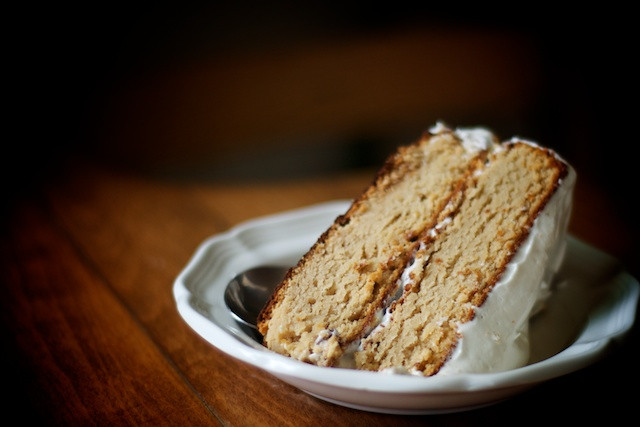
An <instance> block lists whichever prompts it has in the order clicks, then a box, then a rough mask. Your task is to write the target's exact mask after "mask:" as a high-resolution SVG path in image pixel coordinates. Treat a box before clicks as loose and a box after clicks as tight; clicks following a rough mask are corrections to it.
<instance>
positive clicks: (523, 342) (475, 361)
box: [438, 168, 575, 375]
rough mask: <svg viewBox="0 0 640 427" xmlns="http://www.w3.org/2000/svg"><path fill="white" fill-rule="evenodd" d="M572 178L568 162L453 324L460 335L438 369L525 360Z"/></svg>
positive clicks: (559, 247) (555, 259) (555, 260)
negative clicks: (503, 261) (478, 302)
mask: <svg viewBox="0 0 640 427" xmlns="http://www.w3.org/2000/svg"><path fill="white" fill-rule="evenodd" d="M574 183H575V172H574V171H573V169H571V168H569V174H568V175H567V177H566V178H565V179H564V182H563V183H562V185H561V186H560V187H559V188H558V190H557V191H556V193H555V194H554V195H553V196H552V197H551V199H550V200H549V202H548V203H547V205H546V206H545V209H544V210H543V211H542V213H541V214H540V215H539V216H538V218H537V219H536V220H535V222H534V225H533V227H532V229H531V232H530V233H529V236H528V237H527V239H526V240H525V241H524V242H523V244H522V245H521V247H520V248H519V250H518V252H517V254H516V256H515V257H514V259H513V260H512V261H511V263H509V265H508V266H507V269H506V270H505V272H504V274H503V275H502V278H501V279H500V280H499V281H498V283H496V285H495V287H494V288H493V290H492V291H491V293H490V294H489V296H488V297H487V299H486V301H485V303H484V304H483V305H482V306H481V307H479V308H477V309H476V313H475V318H474V319H473V320H472V321H470V322H467V323H465V324H463V325H460V326H459V333H460V335H461V336H462V338H461V339H460V340H459V342H458V345H457V347H456V349H455V351H454V353H453V354H452V355H451V357H450V358H449V360H448V361H447V362H446V363H445V364H444V366H443V367H442V368H441V369H440V371H439V372H438V375H447V374H455V373H462V372H467V373H468V372H497V371H502V370H508V369H513V368H517V367H520V366H523V365H525V364H526V363H527V361H528V359H529V353H530V349H529V319H530V318H531V317H532V316H533V315H534V314H535V313H536V312H537V311H539V309H540V308H541V306H542V305H543V304H544V301H545V300H546V298H548V296H549V295H550V292H551V289H550V285H551V279H552V277H553V275H554V274H555V273H556V272H557V271H558V269H559V268H560V266H561V264H562V260H563V258H564V253H565V249H566V231H567V226H568V222H569V217H570V213H571V208H572V205H571V202H572V199H571V193H572V189H573V186H574Z"/></svg>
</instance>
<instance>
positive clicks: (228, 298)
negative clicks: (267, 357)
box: [224, 265, 289, 332]
mask: <svg viewBox="0 0 640 427" xmlns="http://www.w3.org/2000/svg"><path fill="white" fill-rule="evenodd" d="M288 269H289V267H284V266H275V265H268V266H259V267H254V268H250V269H249V270H246V271H243V272H242V273H239V274H238V275H236V276H235V277H234V278H233V279H231V281H229V284H228V285H227V287H226V289H225V291H224V302H225V304H226V305H227V307H228V308H229V311H230V312H231V315H232V317H233V318H234V320H235V321H236V322H238V323H240V324H241V325H244V326H248V327H249V328H251V329H253V330H254V331H256V332H257V326H256V323H257V320H258V315H259V314H260V310H262V308H263V307H264V306H265V304H266V303H267V301H268V300H269V298H270V297H271V295H272V294H273V292H274V291H275V289H276V287H277V286H278V285H279V284H280V282H281V281H282V279H284V276H285V274H286V273H287V270H288Z"/></svg>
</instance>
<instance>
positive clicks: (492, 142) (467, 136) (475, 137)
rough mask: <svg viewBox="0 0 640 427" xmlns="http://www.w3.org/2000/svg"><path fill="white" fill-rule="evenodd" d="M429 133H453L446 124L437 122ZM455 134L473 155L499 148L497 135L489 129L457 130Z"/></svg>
mask: <svg viewBox="0 0 640 427" xmlns="http://www.w3.org/2000/svg"><path fill="white" fill-rule="evenodd" d="M429 132H430V133H431V134H432V135H437V134H439V133H442V132H451V129H450V128H448V127H447V126H446V125H445V124H444V123H442V122H437V123H436V124H435V125H434V126H432V127H431V128H430V129H429ZM454 133H455V134H456V136H457V137H458V138H460V140H461V142H462V146H463V147H464V149H465V150H467V152H468V153H471V154H475V153H477V152H478V151H484V150H491V149H493V148H496V147H499V144H498V141H497V139H496V137H495V135H494V134H493V133H492V132H491V131H490V130H488V129H484V128H481V127H476V128H457V129H456V130H455V132H454Z"/></svg>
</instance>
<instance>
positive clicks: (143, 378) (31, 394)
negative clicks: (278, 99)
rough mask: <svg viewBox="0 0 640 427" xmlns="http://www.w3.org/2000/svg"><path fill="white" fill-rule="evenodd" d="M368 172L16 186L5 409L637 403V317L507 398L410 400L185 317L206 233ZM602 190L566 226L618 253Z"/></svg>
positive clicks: (66, 416) (118, 415) (106, 176)
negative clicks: (555, 373) (230, 343)
mask: <svg viewBox="0 0 640 427" xmlns="http://www.w3.org/2000/svg"><path fill="white" fill-rule="evenodd" d="M371 177H372V175H371V172H370V171H364V172H354V173H344V174H335V175H332V176H329V177H323V178H313V179H306V180H299V181H275V182H261V183H236V184H224V183H219V182H218V183H215V182H207V181H204V180H201V181H195V180H191V181H187V180H179V179H171V178H169V177H157V176H156V177H153V176H151V175H143V174H135V173H130V172H122V171H116V170H112V169H108V168H101V167H99V166H95V167H94V166H85V167H82V168H73V169H71V170H69V171H68V172H67V173H66V174H64V175H62V176H58V177H57V178H56V179H55V180H50V181H48V182H47V184H46V185H41V186H37V187H36V188H34V189H33V191H28V192H23V193H21V194H18V195H16V196H15V197H12V198H11V200H10V203H9V206H8V209H6V210H5V211H4V212H3V216H2V245H1V248H2V260H1V261H0V265H1V269H0V272H1V276H0V277H1V278H2V282H3V286H2V288H1V289H2V295H1V300H2V304H3V305H2V326H3V328H2V332H3V335H2V341H3V345H4V349H5V351H4V352H3V353H4V356H5V358H4V360H5V377H6V378H8V380H6V381H5V392H6V393H5V396H6V395H7V394H8V395H9V397H8V398H5V399H4V403H5V406H4V408H5V411H7V414H8V415H10V414H13V415H16V416H19V417H20V418H17V419H20V420H24V421H25V422H26V421H36V422H38V421H40V422H41V423H42V424H45V425H50V424H54V425H231V426H252V425H274V426H307V425H351V426H359V425H363V426H364V425H366V426H371V425H478V424H480V425H481V424H489V423H500V422H505V423H507V422H509V423H514V422H522V421H525V420H528V421H531V422H548V421H550V420H552V419H558V417H566V419H567V420H569V419H572V420H595V419H596V418H595V417H599V416H605V415H606V416H607V417H611V418H610V422H615V421H617V420H619V419H620V420H626V419H627V417H629V416H634V415H635V414H636V412H637V410H636V408H635V407H634V406H633V405H631V406H628V405H629V403H630V402H635V400H636V398H635V397H633V396H634V395H633V393H632V392H630V391H629V390H635V389H637V386H636V384H637V380H638V368H637V365H634V363H635V362H636V361H637V360H638V358H639V357H640V352H639V351H638V349H637V346H636V345H635V342H636V341H637V332H636V329H634V330H633V331H632V332H631V334H630V335H629V339H627V340H626V341H624V342H622V343H619V344H616V346H615V347H614V348H613V350H614V351H612V352H611V353H610V354H608V355H607V356H606V357H605V358H604V359H603V360H601V361H599V362H597V363H595V364H593V365H592V366H589V367H587V368H586V369H583V370H581V371H579V372H575V373H572V374H570V375H566V376H564V377H561V378H557V379H554V380H552V381H549V382H547V383H544V384H541V385H539V386H536V387H534V388H533V389H531V390H529V391H526V392H524V393H522V394H520V395H517V396H515V397H513V398H510V399H508V400H506V401H504V402H500V403H497V404H495V405H491V406H488V407H485V408H481V409H476V410H472V411H467V412H460V413H453V414H442V415H424V416H402V415H390V414H377V413H369V412H364V411H358V410H354V409H349V408H345V407H341V406H337V405H334V404H331V403H327V402H324V401H322V400H319V399H316V398H314V397H312V396H310V395H307V394H305V393H304V392H301V391H299V390H297V389H296V388H294V387H291V386H289V385H287V384H285V383H283V382H282V381H280V380H278V379H276V378H275V377H273V376H271V375H269V374H267V373H265V372H263V371H261V370H259V369H256V368H253V367H250V366H247V365H245V364H243V363H241V362H239V361H237V360H235V359H233V358H232V357H229V356H227V355H225V354H223V353H221V352H220V351H218V350H217V349H215V348H214V347H212V346H211V345H210V344H208V343H207V342H205V341H204V339H202V338H201V337H200V336H199V335H197V334H196V333H195V332H194V331H193V330H191V329H190V327H189V326H188V325H187V324H186V323H185V322H184V321H183V319H182V318H181V317H180V315H179V314H178V312H177V310H176V305H175V301H174V299H173V293H172V286H173V281H174V279H175V278H176V276H177V275H178V274H179V272H180V271H181V270H182V269H183V268H184V267H185V265H186V263H187V262H188V260H189V259H190V257H191V256H192V255H193V253H194V251H195V249H196V247H197V246H198V245H199V244H200V243H201V242H202V241H203V240H204V239H206V238H208V237H210V236H212V235H214V234H216V233H219V232H222V231H225V230H227V229H229V228H230V227H233V226H234V225H236V224H238V223H240V222H242V221H245V220H248V219H251V218H255V217H259V216H261V215H265V214H272V213H277V212H280V211H283V210H287V209H292V208H298V207H302V206H305V205H309V204H313V203H317V202H324V201H328V200H333V199H340V198H351V197H354V196H355V195H356V194H358V193H359V192H360V191H361V190H362V189H363V188H364V186H365V185H366V184H367V183H368V182H369V181H370V179H371ZM604 202H606V198H605V197H604V196H603V195H602V194H601V193H598V192H597V191H596V190H593V189H591V188H589V187H588V186H586V184H580V186H579V187H578V191H577V193H576V209H575V211H574V212H575V213H574V217H573V219H572V222H571V231H572V233H573V234H574V235H576V236H577V237H579V238H581V239H583V240H585V241H586V242H588V243H590V244H593V245H594V246H597V247H599V248H601V249H603V250H605V251H607V252H609V253H613V254H615V255H617V256H621V257H624V256H625V255H628V252H627V251H628V248H629V247H632V246H635V245H637V243H636V242H634V241H630V239H632V237H630V236H632V234H630V233H629V230H628V229H627V228H626V227H627V225H625V224H624V223H623V222H619V221H617V219H616V218H612V216H615V213H612V212H609V211H608V210H607V207H606V206H605V204H604ZM603 224H605V225H606V226H603ZM631 267H633V266H630V268H631ZM633 268H635V267H633ZM633 274H634V275H635V274H637V272H635V271H634V272H633ZM636 277H637V276H636ZM622 384H630V386H631V388H627V387H621V385H622ZM552 414H553V415H552ZM513 416H517V418H512V417H513Z"/></svg>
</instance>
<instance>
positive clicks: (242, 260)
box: [173, 201, 640, 414]
mask: <svg viewBox="0 0 640 427" xmlns="http://www.w3.org/2000/svg"><path fill="white" fill-rule="evenodd" d="M348 205H349V202H348V201H335V202H329V203H324V204H320V205H315V206H311V207H307V208H303V209H300V210H296V211H290V212H285V213H282V214H278V215H273V216H268V217H263V218H258V219H256V220H252V221H249V222H246V223H244V224H241V225H239V226H237V227H235V228H233V229H231V230H229V231H228V232H226V233H223V234H220V235H217V236H214V237H212V238H209V239H207V240H206V241H204V242H203V243H202V244H201V245H200V247H199V248H198V249H197V251H196V252H195V254H194V256H193V257H192V259H191V260H190V261H189V263H188V264H187V266H186V267H185V268H184V270H183V271H182V272H181V273H180V275H179V276H178V277H177V278H176V281H175V283H174V288H173V291H174V297H175V300H176V304H177V308H178V311H179V313H180V315H181V316H182V317H183V318H184V320H185V321H186V322H187V324H189V325H190V326H191V328H193V329H194V330H195V331H196V332H197V333H198V334H199V335H201V336H202V337H203V338H204V339H205V340H207V341H208V342H209V343H211V344H212V345H213V346H215V347H217V348H218V349H220V350H222V351H223V352H225V353H227V354H228V355H230V356H232V357H235V358H237V359H239V360H241V361H243V362H246V363H248V364H250V365H253V366H255V367H258V368H260V369H263V370H265V371H267V372H270V373H271V374H273V375H275V376H276V377H278V378H280V379H282V380H283V381H285V382H287V383H289V384H291V385H293V386H295V387H298V388H299V389H301V390H303V391H305V392H307V393H309V394H311V395H313V396H316V397H318V398H320V399H324V400H326V401H330V402H334V403H336V404H339V405H343V406H348V407H351V408H357V409H362V410H368V411H374V412H384V413H395V414H425V413H443V412H454V411H461V410H467V409H471V408H475V407H479V406H483V405H488V404H492V403H495V402H498V401H500V400H502V399H505V398H507V397H509V396H512V395H514V394H515V393H519V392H521V391H524V390H526V389H528V388H530V387H532V386H534V385H536V384H538V383H540V382H542V381H546V380H549V379H551V378H555V377H558V376H560V375H564V374H567V373H570V372H573V371H576V370H578V369H581V368H583V367H585V366H587V365H589V364H591V363H593V362H594V361H596V360H597V359H599V358H600V357H602V356H603V355H604V354H605V352H606V350H607V349H608V347H609V344H610V342H611V341H612V340H615V339H619V338H621V337H622V336H623V335H624V334H625V333H626V332H627V331H628V330H629V329H630V328H631V326H632V325H633V323H634V320H635V311H636V305H637V301H638V296H639V294H640V285H639V284H638V281H637V280H635V279H634V278H633V277H631V276H630V275H629V274H628V273H626V272H625V271H623V270H622V269H621V268H620V266H619V265H618V263H617V261H616V260H615V259H613V258H612V257H610V256H608V255H606V254H604V253H602V252H600V251H598V250H596V249H594V248H593V247H590V246H588V245H586V244H584V243H582V242H580V241H578V240H576V239H575V238H573V237H569V242H568V251H567V258H566V261H565V264H564V266H563V267H562V269H561V271H560V274H559V275H558V277H557V291H556V296H555V297H554V298H553V299H552V301H551V304H550V305H549V307H548V308H547V310H545V311H544V312H543V313H542V314H541V315H539V316H538V317H537V318H536V319H534V321H533V323H532V325H531V335H532V336H531V342H532V353H533V354H532V357H531V360H530V362H529V364H528V365H527V366H524V367H522V368H518V369H513V370H510V371H505V372H499V373H493V374H463V375H453V376H434V377H416V376H411V375H391V374H382V373H377V372H364V371H356V370H350V369H339V368H322V367H317V366H313V365H309V364H305V363H302V362H299V361H296V360H293V359H290V358H288V357H284V356H281V355H279V354H276V353H274V352H271V351H269V350H267V349H266V348H264V347H263V346H262V345H260V344H259V343H258V342H257V341H256V340H255V339H254V338H252V336H251V334H250V333H247V332H246V331H245V330H244V329H243V328H241V327H240V326H239V325H238V324H237V323H236V322H235V321H234V320H233V318H232V317H231V315H230V314H229V311H228V309H227V307H226V305H225V303H224V299H223V293H224V289H225V287H226V285H227V283H228V282H229V280H231V279H232V278H233V277H234V276H235V275H236V274H238V273H240V272H242V271H244V270H246V269H248V268H251V267H256V266H260V265H268V264H279V265H293V264H295V263H296V262H297V260H298V259H299V258H300V256H302V254H303V253H304V252H306V251H307V250H308V249H309V248H310V247H311V245H312V244H313V243H314V242H315V241H316V239H317V238H318V236H319V235H320V234H321V233H322V232H323V231H324V230H325V229H326V228H327V227H328V226H329V225H330V224H331V223H332V222H333V220H334V219H335V218H336V216H338V215H340V214H342V213H344V212H345V211H346V209H347V207H348Z"/></svg>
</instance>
